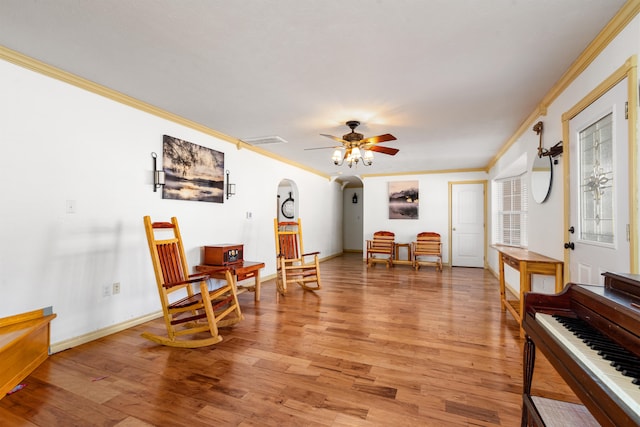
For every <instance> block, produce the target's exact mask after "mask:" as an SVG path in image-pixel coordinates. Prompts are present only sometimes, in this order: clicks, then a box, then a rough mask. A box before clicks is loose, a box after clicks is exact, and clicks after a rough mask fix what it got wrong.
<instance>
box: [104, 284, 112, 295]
mask: <svg viewBox="0 0 640 427" xmlns="http://www.w3.org/2000/svg"><path fill="white" fill-rule="evenodd" d="M102 296H103V297H110V296H111V286H109V285H104V286H103V288H102Z"/></svg>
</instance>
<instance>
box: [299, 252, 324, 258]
mask: <svg viewBox="0 0 640 427" xmlns="http://www.w3.org/2000/svg"><path fill="white" fill-rule="evenodd" d="M311 255H320V252H307V253H306V254H302V256H303V257H305V256H311Z"/></svg>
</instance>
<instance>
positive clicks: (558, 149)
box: [533, 122, 562, 157]
mask: <svg viewBox="0 0 640 427" xmlns="http://www.w3.org/2000/svg"><path fill="white" fill-rule="evenodd" d="M543 129H544V125H543V124H542V122H538V123H536V124H535V125H533V131H534V132H535V133H536V135H540V142H539V143H538V157H544V156H550V157H557V156H559V155H560V154H562V141H559V142H558V143H557V144H556V145H554V146H553V147H551V148H550V149H548V150H547V149H546V148H544V147H543V146H542V130H543Z"/></svg>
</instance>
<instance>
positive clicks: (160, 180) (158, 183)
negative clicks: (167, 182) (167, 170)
mask: <svg viewBox="0 0 640 427" xmlns="http://www.w3.org/2000/svg"><path fill="white" fill-rule="evenodd" d="M151 157H153V192H154V193H155V192H156V191H158V188H160V187H162V186H163V185H164V171H163V170H162V169H160V170H158V165H157V160H158V155H157V154H156V153H154V152H152V153H151Z"/></svg>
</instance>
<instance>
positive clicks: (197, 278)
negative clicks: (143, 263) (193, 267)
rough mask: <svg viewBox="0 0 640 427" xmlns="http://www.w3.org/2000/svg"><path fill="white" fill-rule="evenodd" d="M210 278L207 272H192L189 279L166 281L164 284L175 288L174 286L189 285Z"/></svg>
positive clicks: (166, 286)
mask: <svg viewBox="0 0 640 427" xmlns="http://www.w3.org/2000/svg"><path fill="white" fill-rule="evenodd" d="M208 279H209V275H208V274H205V273H197V274H190V275H189V278H188V279H187V280H181V281H179V282H171V283H164V284H163V285H162V286H163V287H165V288H173V287H174V286H179V285H188V284H190V283H197V282H201V281H203V280H208Z"/></svg>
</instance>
